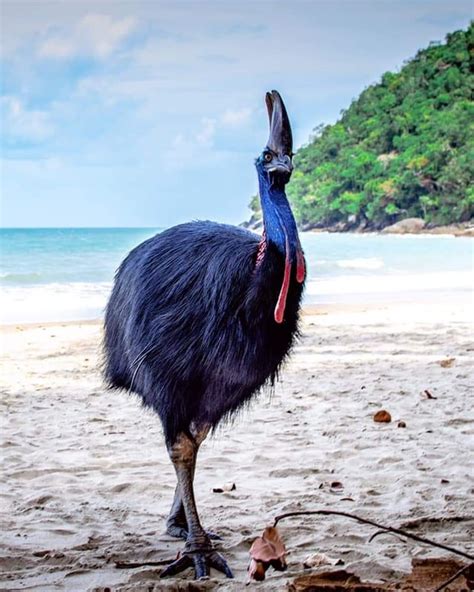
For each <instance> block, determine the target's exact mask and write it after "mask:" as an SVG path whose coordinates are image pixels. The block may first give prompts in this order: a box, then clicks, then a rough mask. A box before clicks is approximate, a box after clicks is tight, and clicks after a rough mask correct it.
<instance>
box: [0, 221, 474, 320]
mask: <svg viewBox="0 0 474 592" xmlns="http://www.w3.org/2000/svg"><path fill="white" fill-rule="evenodd" d="M159 231H160V229H156V228H155V229H153V228H47V229H43V228H33V229H13V228H11V229H1V230H0V253H1V259H0V286H1V297H0V298H1V299H0V323H2V324H9V323H20V322H43V321H67V320H85V319H96V318H100V317H102V315H103V311H104V307H105V303H106V301H107V296H108V294H109V292H110V289H111V285H112V281H113V277H114V273H115V270H116V269H117V267H118V265H119V264H120V262H121V260H122V259H123V258H124V257H125V255H126V254H127V253H128V252H129V250H130V249H131V248H133V247H134V246H135V245H137V244H138V243H140V242H141V241H143V240H145V239H146V238H148V237H150V236H152V235H154V234H155V233H157V232H159ZM301 242H302V245H303V248H304V250H305V254H306V259H307V264H308V281H307V287H306V292H305V297H304V298H305V303H307V304H316V305H318V304H328V303H331V304H339V303H340V304H348V303H364V302H378V301H381V302H383V301H388V300H389V301H394V300H403V301H408V300H411V299H415V298H416V299H420V298H433V297H436V298H441V299H446V298H455V297H458V296H462V297H463V298H464V297H468V298H469V297H472V290H473V246H474V241H473V240H472V239H470V238H454V237H451V236H435V235H405V236H394V235H378V234H330V233H311V232H306V233H302V235H301Z"/></svg>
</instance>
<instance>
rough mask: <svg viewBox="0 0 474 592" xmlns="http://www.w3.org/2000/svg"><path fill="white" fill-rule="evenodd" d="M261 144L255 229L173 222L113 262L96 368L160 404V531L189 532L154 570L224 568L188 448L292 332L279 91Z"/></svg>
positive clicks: (293, 299) (292, 228) (271, 372)
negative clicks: (101, 356)
mask: <svg viewBox="0 0 474 592" xmlns="http://www.w3.org/2000/svg"><path fill="white" fill-rule="evenodd" d="M266 105H267V109H268V116H269V121H270V136H269V139H268V143H267V146H266V147H265V149H264V150H263V152H262V154H261V155H260V156H259V157H258V158H257V160H256V169H257V174H258V182H259V193H260V200H261V205H262V211H263V223H264V230H263V235H262V237H259V236H257V235H255V234H254V233H252V232H249V231H247V230H244V229H243V228H236V227H234V226H228V225H225V224H217V223H213V222H191V223H188V224H181V225H178V226H175V227H173V228H170V229H168V230H165V231H164V232H162V233H160V234H158V235H156V236H154V237H153V238H150V239H149V240H146V241H145V242H143V243H142V244H140V245H139V246H138V247H136V248H135V249H133V250H132V251H131V252H130V253H129V255H128V256H127V257H126V259H125V260H124V261H123V263H122V264H121V266H120V268H119V269H118V271H117V274H116V277H115V284H114V287H113V291H112V294H111V297H110V300H109V303H108V305H107V310H106V315H105V338H104V353H105V376H106V380H107V382H108V384H109V385H110V386H112V387H117V388H125V389H129V390H130V391H133V392H135V393H137V394H138V395H139V396H140V397H141V398H142V400H143V402H144V404H145V405H146V406H148V407H151V408H152V409H153V410H154V411H156V413H157V414H158V415H159V417H160V419H161V423H162V425H163V430H164V435H165V439H166V445H167V449H168V453H169V456H170V458H171V461H172V463H173V465H174V468H175V471H176V475H177V480H178V484H177V487H176V491H175V496H174V501H173V504H172V507H171V512H170V515H169V517H168V520H167V532H168V533H169V534H170V535H172V536H175V537H181V538H184V539H185V540H186V544H185V547H184V551H183V553H182V555H181V557H180V558H179V559H177V560H176V561H175V562H173V563H172V564H171V565H169V566H168V567H167V568H166V569H165V570H164V572H163V573H162V575H163V576H166V575H174V574H176V573H179V572H181V571H182V570H184V569H185V568H187V567H194V572H195V577H196V578H202V577H206V576H207V575H208V574H209V570H210V568H211V567H213V568H215V569H218V570H220V571H222V572H223V573H225V574H226V575H227V576H228V577H232V572H231V570H230V569H229V567H228V565H227V563H226V561H225V560H224V558H223V557H222V556H221V555H220V554H219V553H217V552H216V551H215V550H214V549H213V547H212V543H211V540H210V539H211V538H212V534H211V533H207V532H206V531H205V530H204V529H203V527H202V526H201V522H200V520H199V516H198V512H197V509H196V503H195V499H194V493H193V478H194V471H195V467H196V455H197V452H198V449H199V446H200V444H201V443H202V441H203V440H204V438H205V437H206V435H207V434H208V432H209V431H210V430H212V429H213V428H215V427H216V426H217V425H218V424H219V422H221V421H222V420H224V419H226V418H229V417H230V416H231V415H232V414H233V413H235V412H236V411H237V410H238V409H239V408H241V407H242V406H243V405H244V404H245V403H247V402H248V401H249V400H250V398H251V397H252V396H253V395H255V394H256V393H257V392H258V391H259V389H260V388H261V387H262V386H263V385H264V384H265V383H269V382H270V383H273V382H274V380H275V379H276V376H277V373H278V369H279V367H280V365H281V363H282V361H283V360H284V359H285V357H286V356H287V355H288V353H289V351H290V349H291V346H292V344H293V342H294V339H295V335H296V334H297V323H298V314H299V306H300V299H301V294H302V290H303V284H304V279H305V261H304V256H303V252H302V249H301V245H300V242H299V238H298V232H297V229H296V224H295V220H294V217H293V214H292V211H291V208H290V205H289V203H288V200H287V198H286V195H285V185H286V184H287V182H288V181H289V179H290V176H291V173H292V170H293V164H292V156H293V154H292V133H291V127H290V122H289V119H288V115H287V112H286V109H285V106H284V104H283V101H282V99H281V97H280V95H279V94H278V92H276V91H272V92H271V93H267V94H266Z"/></svg>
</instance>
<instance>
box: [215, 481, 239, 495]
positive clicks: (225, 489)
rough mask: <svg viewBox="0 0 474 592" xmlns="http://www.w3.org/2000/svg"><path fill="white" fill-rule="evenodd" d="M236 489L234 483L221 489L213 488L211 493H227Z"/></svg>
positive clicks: (227, 484)
mask: <svg viewBox="0 0 474 592" xmlns="http://www.w3.org/2000/svg"><path fill="white" fill-rule="evenodd" d="M236 489H237V487H236V486H235V483H225V484H224V485H223V486H222V487H214V488H213V489H212V491H213V492H214V493H228V492H229V491H235V490H236Z"/></svg>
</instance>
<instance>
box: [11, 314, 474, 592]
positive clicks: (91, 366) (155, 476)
mask: <svg viewBox="0 0 474 592" xmlns="http://www.w3.org/2000/svg"><path fill="white" fill-rule="evenodd" d="M471 315H472V313H470V312H469V309H468V307H467V306H460V305H456V306H453V305H449V304H438V305H434V304H430V305H424V304H421V303H420V304H418V305H409V306H408V305H403V306H398V305H388V304H386V305H384V306H380V307H377V306H373V307H371V308H370V309H367V308H365V307H362V306H359V307H351V308H345V309H341V308H340V307H339V308H338V307H335V306H334V307H325V308H323V307H320V308H318V309H317V310H315V309H313V310H308V311H306V313H305V315H304V320H303V338H302V339H301V341H300V343H299V344H298V346H297V347H296V349H295V352H294V355H293V357H292V359H291V361H290V362H289V364H288V365H287V367H286V370H285V371H284V372H283V378H282V381H281V383H280V384H279V385H278V386H277V388H276V389H275V392H274V393H269V392H266V393H263V394H261V395H260V396H259V398H258V399H257V400H255V402H254V403H253V404H252V406H251V407H250V408H249V409H248V410H246V411H244V412H242V413H241V414H240V415H239V416H238V417H237V418H236V419H235V421H234V422H233V423H232V424H230V425H229V424H228V425H224V426H222V428H220V429H219V430H218V433H217V434H216V435H215V436H213V437H212V438H210V439H209V440H208V441H207V442H206V443H205V444H204V445H203V448H202V450H201V452H200V457H199V460H198V469H197V477H196V495H197V500H198V506H199V509H200V513H201V518H202V521H203V523H204V525H205V526H206V527H207V528H208V529H210V530H213V531H215V532H217V533H218V534H220V535H221V536H222V539H223V540H222V542H221V543H219V548H220V549H221V551H222V553H223V554H224V555H225V556H226V558H227V559H228V562H229V564H230V566H231V567H232V569H233V570H234V574H235V576H236V579H235V580H234V581H230V580H226V579H225V578H224V576H222V575H221V574H215V573H213V574H212V578H211V579H210V580H209V581H207V582H202V583H199V584H197V585H196V586H195V587H193V588H192V589H193V590H197V589H203V590H204V589H219V590H232V591H234V590H235V591H236V590H242V589H243V588H244V584H245V582H246V580H247V575H246V567H247V563H248V551H249V548H250V545H251V543H252V541H253V540H254V538H255V537H256V536H258V535H260V534H261V531H262V530H263V528H264V527H265V526H266V525H267V524H270V523H271V522H272V519H273V517H274V516H275V515H277V514H279V513H282V512H288V511H294V510H301V509H324V508H326V509H335V510H342V511H346V512H353V513H357V514H359V515H361V516H365V517H367V518H371V519H372V520H376V521H379V522H382V523H385V524H389V525H392V526H405V527H410V526H411V531H412V532H416V533H418V534H422V535H425V536H428V537H430V538H433V539H435V540H437V541H439V542H444V543H446V544H450V545H452V546H456V547H459V548H461V549H465V550H469V548H470V549H471V551H473V550H474V546H473V543H472V541H473V540H474V536H473V535H474V518H473V514H474V508H473V504H472V499H473V493H474V483H473V479H472V474H473V471H472V467H473V465H472V458H474V443H473V441H474V438H473V434H474V429H473V428H474V416H473V408H474V405H473V399H474V397H473V391H474V370H473V356H474V345H473V343H472V324H471V323H472V316H471ZM1 336H2V349H3V356H2V357H3V360H2V367H1V369H0V379H1V392H2V396H1V405H2V427H1V437H2V441H1V457H2V472H3V473H4V475H3V476H2V477H1V485H0V493H1V512H2V516H1V520H2V533H3V534H2V541H1V544H0V565H1V566H2V575H1V580H0V586H2V588H3V589H7V590H74V591H79V590H103V589H104V588H106V587H109V588H110V589H112V590H119V591H125V590H178V589H179V590H187V589H191V588H189V586H188V585H189V584H191V573H187V574H185V575H184V576H183V577H182V578H181V579H179V580H167V581H163V580H160V579H159V573H160V571H161V567H159V566H158V567H141V568H136V569H117V568H116V567H115V565H114V561H115V560H123V561H158V562H160V561H164V560H167V559H170V560H171V559H173V558H174V557H175V556H176V554H177V552H178V551H179V549H180V548H181V547H182V544H183V543H182V542H181V541H177V540H175V539H172V538H170V537H169V536H167V535H166V534H165V533H164V525H165V519H166V515H167V512H168V510H169V507H170V504H171V500H172V496H173V491H174V487H175V477H174V472H173V469H172V466H171V464H170V462H169V460H168V457H167V454H166V451H165V447H164V444H163V439H162V435H161V430H160V426H159V422H158V420H157V418H156V417H154V416H153V414H152V413H151V412H149V411H146V410H144V409H143V408H141V406H140V404H139V402H138V400H137V399H136V398H134V397H131V396H129V395H127V394H126V393H123V392H110V391H106V390H105V389H104V388H103V385H102V383H101V378H100V373H99V369H98V365H99V347H100V339H101V326H100V323H97V322H90V323H84V322H82V323H53V324H39V325H23V326H20V325H13V326H9V327H3V328H2V329H1ZM451 358H454V359H453V360H452V361H450V362H449V361H448V362H446V360H450V359H451ZM442 361H445V362H444V363H443V364H440V362H442ZM425 390H428V391H429V392H430V393H431V395H432V396H433V398H431V399H430V398H427V395H426V394H425V392H424V391H425ZM382 408H383V409H386V410H387V411H389V412H390V414H391V415H392V422H391V423H386V424H383V423H375V422H374V421H373V415H374V413H375V412H376V411H377V410H379V409H382ZM399 421H403V422H405V424H406V427H398V422H399ZM228 483H235V489H234V490H233V491H230V492H225V493H214V492H213V489H214V488H219V487H222V485H224V484H228ZM336 483H338V484H339V485H337V486H335V485H334V484H336ZM373 533H374V529H372V528H371V527H366V526H362V525H360V524H358V523H356V522H352V521H349V520H347V519H344V518H341V517H324V518H323V517H307V518H300V519H296V518H295V519H291V520H288V521H286V522H283V523H282V524H281V534H282V537H283V538H284V540H285V542H286V545H287V547H288V549H289V551H290V554H289V556H288V563H289V569H288V571H287V572H285V573H278V572H274V571H272V570H270V572H268V577H267V580H266V581H265V582H264V583H262V584H257V585H256V586H257V587H258V589H259V590H285V589H286V588H287V584H288V582H291V581H292V579H294V577H295V576H296V575H299V574H302V573H303V572H305V573H306V571H307V570H304V569H303V565H302V564H303V561H304V559H305V558H306V557H307V556H308V555H309V554H312V553H316V552H319V553H324V554H326V555H328V556H330V557H331V558H333V559H335V560H337V559H340V560H342V561H344V567H345V569H347V570H349V571H352V572H353V573H355V574H358V575H359V576H360V577H361V578H362V579H370V580H371V581H374V580H377V579H380V580H387V579H388V580H391V579H396V578H397V577H400V576H401V575H402V574H403V573H405V572H407V571H409V570H410V564H411V559H412V558H413V557H429V556H443V552H442V551H440V550H432V549H430V548H427V547H423V546H421V545H419V544H416V543H412V542H406V541H402V540H401V539H397V538H395V537H393V536H389V535H381V536H378V537H377V538H375V540H374V541H373V542H371V543H370V544H369V543H368V539H369V537H370V535H371V534H373ZM326 569H327V568H326ZM314 571H317V568H314Z"/></svg>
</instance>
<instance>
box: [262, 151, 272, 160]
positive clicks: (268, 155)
mask: <svg viewBox="0 0 474 592" xmlns="http://www.w3.org/2000/svg"><path fill="white" fill-rule="evenodd" d="M263 158H264V159H265V162H271V160H272V159H273V154H272V153H271V152H265V154H264V156H263Z"/></svg>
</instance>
